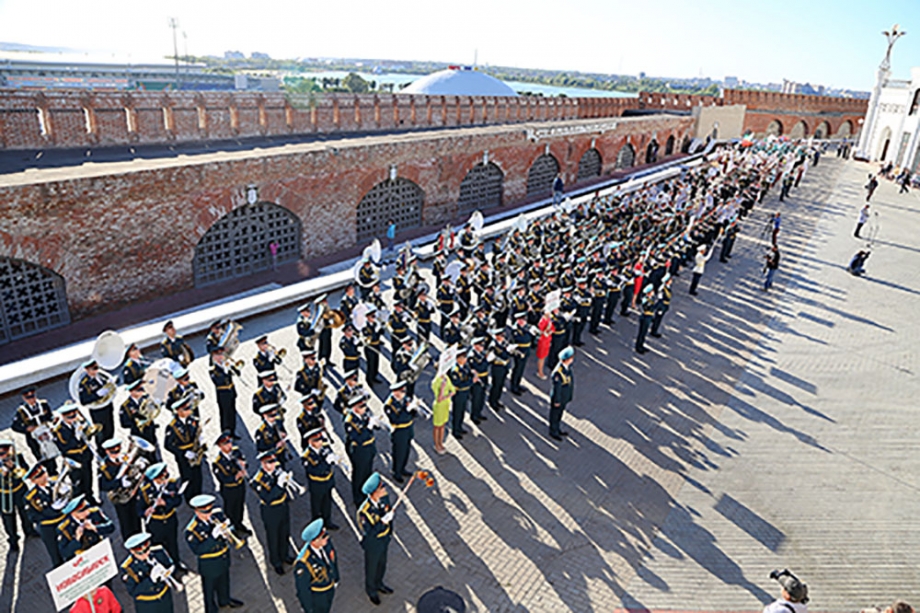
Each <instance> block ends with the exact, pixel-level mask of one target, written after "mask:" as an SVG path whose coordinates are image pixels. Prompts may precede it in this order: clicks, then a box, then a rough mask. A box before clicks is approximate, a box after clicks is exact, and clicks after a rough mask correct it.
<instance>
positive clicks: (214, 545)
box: [185, 511, 230, 613]
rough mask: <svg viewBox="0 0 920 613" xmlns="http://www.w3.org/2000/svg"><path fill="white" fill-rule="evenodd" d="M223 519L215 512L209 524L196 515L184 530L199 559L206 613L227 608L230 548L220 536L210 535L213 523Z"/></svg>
mask: <svg viewBox="0 0 920 613" xmlns="http://www.w3.org/2000/svg"><path fill="white" fill-rule="evenodd" d="M225 519H226V518H225V517H224V516H223V514H222V513H219V512H216V511H215V512H214V513H212V514H211V518H210V521H203V520H201V519H199V518H198V516H197V515H196V516H195V517H193V518H192V521H190V522H189V523H188V525H187V526H186V527H185V542H186V543H188V546H189V549H191V550H192V553H194V554H195V557H197V558H198V574H199V575H200V576H201V591H202V595H203V596H204V610H205V612H206V613H218V608H219V607H226V606H227V605H228V604H230V546H229V545H228V544H227V540H226V539H225V538H224V537H223V536H219V537H216V538H215V536H214V534H213V531H214V526H215V525H216V523H219V522H223V521H224V520H225ZM215 596H216V597H217V598H216V599H217V602H216V603H215V602H214V600H215Z"/></svg>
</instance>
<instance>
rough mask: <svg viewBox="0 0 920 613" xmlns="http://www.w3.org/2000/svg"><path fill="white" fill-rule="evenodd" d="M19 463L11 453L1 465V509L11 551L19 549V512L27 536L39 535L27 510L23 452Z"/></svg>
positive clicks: (0, 515)
mask: <svg viewBox="0 0 920 613" xmlns="http://www.w3.org/2000/svg"><path fill="white" fill-rule="evenodd" d="M18 463H19V465H18V466H17V465H16V461H15V460H14V459H13V457H12V455H10V456H9V457H8V458H7V462H5V463H3V465H0V499H2V500H4V505H3V508H2V509H0V517H2V518H3V528H4V529H5V530H6V535H7V536H8V537H9V541H10V550H11V551H16V550H18V549H19V531H18V530H17V529H16V514H17V513H18V514H19V521H20V522H22V529H23V531H24V532H25V533H26V536H38V533H37V532H36V531H35V528H33V527H32V522H31V521H30V519H29V515H28V513H27V510H26V484H25V483H24V482H23V476H24V475H25V469H24V468H23V466H25V462H24V461H23V460H22V454H19V459H18ZM8 500H11V501H12V503H13V504H12V506H11V508H9V509H7V508H6V506H7V505H6V502H5V501H8ZM7 510H9V512H7Z"/></svg>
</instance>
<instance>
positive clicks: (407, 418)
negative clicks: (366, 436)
mask: <svg viewBox="0 0 920 613" xmlns="http://www.w3.org/2000/svg"><path fill="white" fill-rule="evenodd" d="M383 410H384V412H385V413H386V416H387V417H388V418H389V420H390V425H391V426H393V432H392V433H390V443H391V444H392V448H393V478H394V479H396V480H397V481H400V482H401V481H402V478H403V476H409V475H411V474H412V473H409V472H406V464H407V463H408V461H409V449H410V448H411V447H412V439H413V438H415V426H414V424H415V413H414V412H411V411H409V408H408V403H407V402H406V398H405V397H403V399H402V400H397V399H396V397H394V396H393V395H392V394H391V395H390V396H389V397H388V398H387V400H386V402H385V403H384V404H383Z"/></svg>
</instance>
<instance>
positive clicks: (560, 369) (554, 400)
mask: <svg viewBox="0 0 920 613" xmlns="http://www.w3.org/2000/svg"><path fill="white" fill-rule="evenodd" d="M552 378H553V389H552V392H551V393H550V398H549V402H550V409H549V434H550V436H552V437H553V438H558V437H559V436H563V432H562V425H561V424H562V414H563V413H564V412H565V407H566V405H567V404H568V403H569V402H570V401H571V400H572V391H573V388H574V381H573V379H572V369H571V368H570V367H569V366H566V365H565V364H563V363H562V362H561V361H560V362H559V363H558V364H557V365H556V368H554V369H553V377H552Z"/></svg>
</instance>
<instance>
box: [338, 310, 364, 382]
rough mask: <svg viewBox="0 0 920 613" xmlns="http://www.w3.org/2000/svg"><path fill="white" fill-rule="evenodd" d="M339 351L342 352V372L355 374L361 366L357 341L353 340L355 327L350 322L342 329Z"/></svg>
mask: <svg viewBox="0 0 920 613" xmlns="http://www.w3.org/2000/svg"><path fill="white" fill-rule="evenodd" d="M339 349H341V350H342V372H343V373H348V372H351V371H355V372H357V371H358V368H359V367H360V364H361V354H360V352H359V351H358V339H356V338H355V327H354V325H353V324H352V323H351V322H348V323H347V324H345V327H344V328H342V338H341V340H339Z"/></svg>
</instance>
